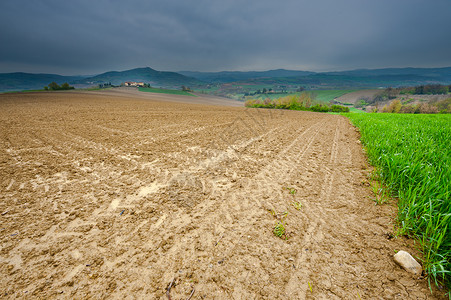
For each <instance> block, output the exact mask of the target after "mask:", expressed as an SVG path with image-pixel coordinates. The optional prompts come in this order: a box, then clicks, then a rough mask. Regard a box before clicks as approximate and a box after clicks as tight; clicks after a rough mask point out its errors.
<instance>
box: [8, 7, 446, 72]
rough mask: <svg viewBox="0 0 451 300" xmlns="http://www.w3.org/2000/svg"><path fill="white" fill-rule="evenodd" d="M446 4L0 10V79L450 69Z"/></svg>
mask: <svg viewBox="0 0 451 300" xmlns="http://www.w3.org/2000/svg"><path fill="white" fill-rule="evenodd" d="M450 7H451V5H450V3H449V0H431V1H426V0H378V1H373V0H345V1H335V0H315V1H313V0H312V1H305V0H304V1H295V0H285V1H269V0H260V1H249V0H247V1H246V0H245V1H235V0H231V1H217V0H208V1H207V0H198V1H194V0H179V1H175V0H172V1H171V0H167V1H144V0H143V1H139V0H135V1H112V0H111V1H108V0H99V1H85V0H73V1H55V0H41V1H25V0H14V1H12V0H3V1H1V2H0V44H1V45H2V47H0V72H10V71H28V72H58V73H63V74H81V73H84V74H86V73H100V72H103V71H108V70H114V69H116V70H123V69H128V68H133V67H141V66H151V67H154V68H156V69H160V70H174V71H177V70H203V71H217V70H250V69H255V70H263V69H271V68H289V69H308V70H337V69H352V68H363V67H369V68H381V67H389V66H398V67H402V66H423V67H427V66H431V67H432V66H451V55H450V54H449V53H451V31H450V28H451V18H449V15H450V13H451V8H450Z"/></svg>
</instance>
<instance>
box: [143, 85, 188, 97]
mask: <svg viewBox="0 0 451 300" xmlns="http://www.w3.org/2000/svg"><path fill="white" fill-rule="evenodd" d="M138 89H139V91H140V92H147V93H159V94H171V95H184V96H192V97H196V96H194V95H193V94H191V93H188V92H185V91H178V90H166V89H157V88H141V87H140V88H138Z"/></svg>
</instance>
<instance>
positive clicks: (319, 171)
mask: <svg viewBox="0 0 451 300" xmlns="http://www.w3.org/2000/svg"><path fill="white" fill-rule="evenodd" d="M149 97H151V96H149ZM189 98H193V97H189ZM155 99H159V98H155ZM160 100H161V99H160ZM189 101H192V99H190V100H189ZM0 128H1V129H0V213H1V216H0V241H1V242H0V243H1V244H0V293H1V294H0V295H1V296H6V297H12V298H13V297H20V298H21V297H36V298H88V297H92V298H121V299H122V298H127V297H128V298H145V299H168V298H170V299H187V298H188V297H190V295H192V298H191V299H305V298H307V299H436V298H438V296H437V295H435V296H434V295H431V293H430V292H429V290H428V287H427V283H426V280H424V279H422V278H415V277H413V276H411V275H408V274H407V273H406V272H405V271H404V270H402V269H401V268H400V267H399V266H397V265H396V264H395V263H394V261H393V254H394V253H395V250H408V251H409V252H411V253H412V252H413V253H414V254H418V253H417V252H415V251H414V250H412V247H411V246H410V245H411V243H410V242H409V241H407V240H405V239H404V238H402V237H399V238H393V237H392V235H391V233H393V224H394V219H393V218H394V216H395V214H396V211H395V208H394V206H393V205H379V206H376V205H374V202H373V201H372V200H371V197H372V196H371V193H370V189H369V187H368V186H367V174H368V172H369V170H368V167H367V165H366V159H365V157H364V154H363V152H362V147H361V145H360V143H359V141H358V139H359V135H358V132H356V130H355V129H354V127H352V126H351V125H350V124H349V121H348V120H347V119H346V118H344V117H341V116H336V115H329V114H320V113H311V112H295V111H274V110H261V109H245V108H241V107H225V106H208V105H199V104H186V103H185V104H184V103H177V102H164V101H155V100H152V99H144V98H143V99H139V98H136V97H132V96H126V95H120V96H115V95H114V93H112V92H111V93H109V94H102V93H97V94H94V93H93V94H90V93H56V92H55V93H36V94H9V95H0ZM279 222H280V223H281V224H283V226H284V228H285V234H283V235H282V238H279V237H277V236H275V234H274V232H273V230H274V226H275V225H276V224H278V223H279Z"/></svg>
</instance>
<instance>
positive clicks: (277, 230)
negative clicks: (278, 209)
mask: <svg viewBox="0 0 451 300" xmlns="http://www.w3.org/2000/svg"><path fill="white" fill-rule="evenodd" d="M274 235H275V236H277V237H279V238H282V237H283V236H284V235H285V221H283V220H282V221H279V222H278V223H277V225H276V226H275V227H274Z"/></svg>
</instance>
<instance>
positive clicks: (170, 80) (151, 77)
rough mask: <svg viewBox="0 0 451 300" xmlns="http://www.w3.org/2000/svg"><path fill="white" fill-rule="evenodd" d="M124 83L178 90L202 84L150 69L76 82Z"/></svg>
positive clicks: (180, 75)
mask: <svg viewBox="0 0 451 300" xmlns="http://www.w3.org/2000/svg"><path fill="white" fill-rule="evenodd" d="M125 81H137V82H144V83H149V84H150V85H151V86H153V87H165V88H180V87H181V86H182V85H185V86H195V85H200V84H203V82H201V81H199V80H198V79H195V78H192V77H188V76H184V75H182V74H179V73H175V72H163V71H156V70H154V69H152V68H149V67H147V68H137V69H132V70H127V71H121V72H117V71H112V72H106V73H103V74H100V75H96V76H93V77H89V78H84V79H82V80H78V81H77V82H76V83H80V84H92V85H94V84H99V83H106V82H111V83H112V84H113V85H119V84H121V83H123V82H125Z"/></svg>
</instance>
